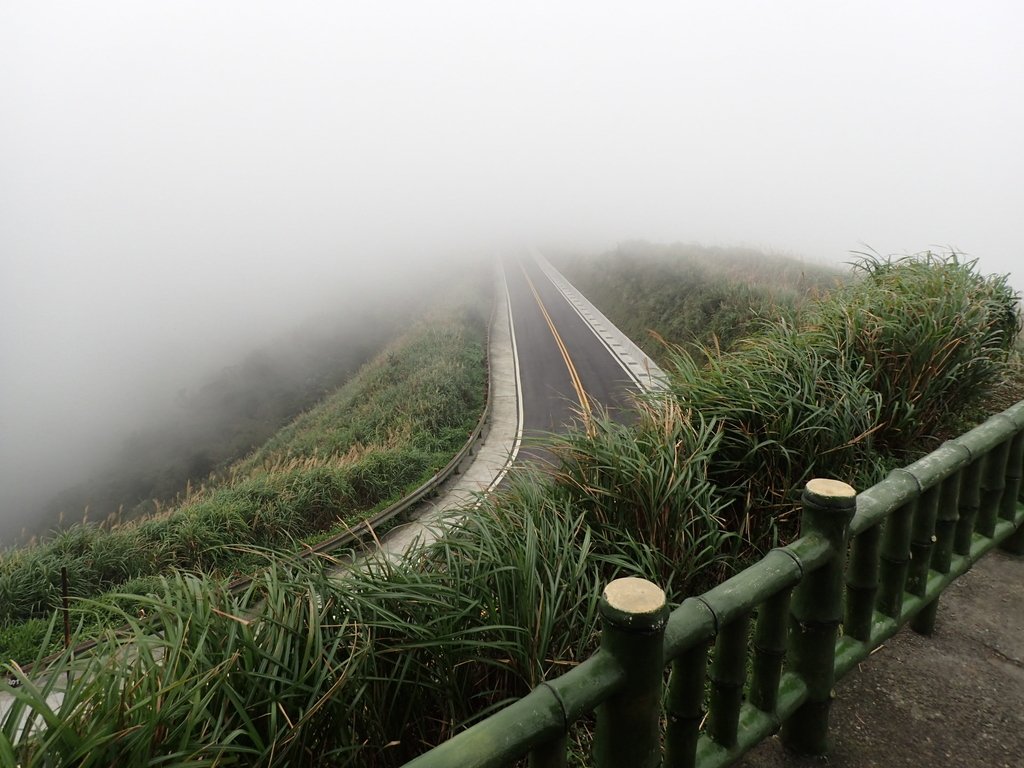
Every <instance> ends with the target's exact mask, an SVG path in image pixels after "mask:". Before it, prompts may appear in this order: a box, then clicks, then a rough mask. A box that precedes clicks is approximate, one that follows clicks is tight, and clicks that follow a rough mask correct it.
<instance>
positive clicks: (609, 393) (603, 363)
mask: <svg viewBox="0 0 1024 768" xmlns="http://www.w3.org/2000/svg"><path fill="white" fill-rule="evenodd" d="M502 266H503V269H504V271H505V280H506V284H507V285H508V293H509V302H510V307H511V315H512V327H513V333H514V339H515V347H516V357H517V359H518V365H519V378H520V384H521V390H520V392H521V396H522V407H523V448H522V449H521V450H520V453H519V459H520V460H523V459H526V460H534V461H536V460H544V459H545V458H546V456H547V454H546V451H544V450H543V448H541V447H540V446H539V445H538V443H540V442H543V439H544V436H545V435H550V434H551V433H562V432H565V431H566V430H567V429H568V428H570V427H571V426H572V425H574V424H576V425H579V424H580V422H581V420H582V418H583V414H585V413H587V412H593V413H595V414H596V413H600V412H601V411H602V410H607V411H608V413H609V414H610V415H611V416H613V417H614V418H629V407H630V394H631V393H634V392H636V391H637V386H636V384H635V383H634V382H633V381H632V379H631V378H630V375H629V374H628V373H627V371H626V370H625V369H624V368H623V366H622V364H621V363H620V362H619V360H618V359H617V358H616V357H613V356H612V354H611V353H610V352H609V351H608V348H607V347H606V346H605V345H604V343H603V342H602V341H601V340H600V339H599V338H598V337H597V336H596V335H595V333H594V332H593V330H592V329H591V328H590V326H589V325H588V324H587V323H586V322H585V321H584V320H583V319H582V318H581V317H580V316H579V314H578V313H577V311H576V310H575V309H574V308H573V306H572V305H571V304H570V303H569V301H568V300H567V299H566V298H565V296H564V295H563V294H562V293H561V291H559V290H558V288H556V287H555V286H554V285H553V284H552V283H551V281H550V280H549V279H548V277H547V276H546V275H545V274H544V272H543V271H542V270H541V269H540V267H539V266H538V265H537V263H536V261H535V260H534V259H532V258H530V257H529V256H525V257H522V258H508V259H505V260H504V261H503V264H502Z"/></svg>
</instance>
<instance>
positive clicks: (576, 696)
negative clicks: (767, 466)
mask: <svg viewBox="0 0 1024 768" xmlns="http://www.w3.org/2000/svg"><path fill="white" fill-rule="evenodd" d="M1022 474H1024V401H1022V402H1020V403H1018V404H1017V405H1015V406H1013V407H1012V408H1009V409H1008V410H1006V411H1004V412H1003V413H1001V414H999V415H997V416H993V417H992V418H990V419H989V420H988V421H986V422H985V423H984V424H982V425H981V426H979V427H977V428H975V429H973V430H971V431H970V432H967V433H966V434H964V435H961V436H960V437H958V438H957V439H955V440H952V441H949V442H947V443H945V444H944V445H943V446H942V447H940V448H939V449H938V450H936V451H934V452H932V453H930V454H928V455H927V456H925V457H924V458H922V459H920V460H918V461H916V462H914V463H913V464H911V465H910V466H908V467H905V468H904V469H898V470H896V471H894V472H893V473H892V474H890V475H889V477H887V478H886V479H885V480H883V481H882V482H880V483H878V484H876V485H874V486H872V487H871V488H869V489H867V490H866V491H864V492H862V493H860V494H856V492H855V491H854V490H853V489H852V488H850V486H848V485H846V484H845V483H841V482H837V481H834V480H812V481H811V482H809V483H808V484H807V487H806V488H805V489H804V492H803V514H802V518H801V537H800V538H799V539H797V540H796V541H795V542H793V543H792V544H790V545H789V546H787V547H781V548H778V549H775V550H772V551H771V552H769V553H768V555H767V556H766V557H764V558H763V559H762V560H761V561H760V562H758V563H756V564H755V565H753V566H751V567H750V568H747V569H746V570H744V571H742V572H740V573H738V574H737V575H736V576H734V577H733V578H731V579H729V580H728V581H726V582H724V583H722V584H720V585H718V586H717V587H715V588H714V589H712V590H710V591H708V592H706V593H704V594H703V595H700V596H699V597H692V598H689V599H687V600H685V601H684V602H683V604H682V605H680V606H679V607H678V608H676V610H675V611H673V612H672V613H671V614H668V615H666V613H667V609H666V608H665V603H664V594H663V593H662V591H661V589H659V588H658V587H657V586H656V585H654V584H651V583H649V582H644V581H642V580H639V579H620V580H618V581H614V582H612V583H611V584H609V585H608V587H607V588H606V589H605V592H604V594H603V595H602V599H601V616H602V621H603V628H602V639H601V647H600V649H599V650H598V651H597V653H595V654H594V655H593V656H591V657H590V658H589V659H588V660H587V661H585V662H583V663H582V664H580V665H579V666H577V667H576V668H574V669H573V670H572V671H570V672H568V673H567V674H564V675H562V676H560V677H557V678H554V679H553V680H549V681H547V682H544V683H542V684H541V685H540V686H538V687H537V688H535V689H534V690H533V691H531V692H530V693H529V694H528V695H526V696H525V697H523V698H522V699H520V700H518V701H516V702H515V703H513V704H511V705H510V706H508V707H506V708H505V709H503V710H501V711H499V712H497V713H496V714H494V715H492V716H491V717H489V718H487V719H486V720H483V721H481V722H479V723H477V724H476V725H474V726H473V727H471V728H469V729H467V730H465V731H463V732H462V733H460V734H458V735H457V736H455V737H454V738H452V739H450V740H449V741H446V742H444V743H443V744H440V745H439V746H437V747H435V748H434V749H432V750H430V751H429V752H427V753H425V754H423V755H421V756H420V757H418V758H416V759H415V760H413V761H411V762H410V763H407V764H406V766H407V768H440V767H441V766H456V765H457V766H466V767H473V766H478V767H481V768H482V767H483V766H505V765H510V764H512V763H514V762H515V761H517V760H519V759H522V758H523V757H528V758H529V761H530V765H531V766H534V767H535V768H540V767H541V766H543V767H544V768H547V767H549V766H552V767H553V766H564V765H565V764H566V747H567V733H568V731H569V729H570V727H571V726H572V725H573V723H575V722H577V721H578V720H580V719H581V718H582V717H584V716H586V715H588V714H589V713H591V712H596V713H597V725H596V729H595V734H594V753H593V762H594V764H595V765H597V766H599V768H611V766H620V765H628V766H635V767H636V768H646V767H647V766H656V765H662V764H665V765H669V766H673V767H674V766H699V767H700V768H710V767H711V766H727V765H731V764H732V763H734V762H735V761H736V760H738V759H739V758H740V757H741V756H742V755H743V754H744V753H745V752H746V751H748V750H749V749H750V748H752V747H753V746H755V745H756V744H758V743H759V742H760V741H762V740H763V739H764V738H766V737H767V736H769V735H770V734H772V733H775V732H777V731H780V730H781V736H782V740H783V743H784V744H786V746H788V747H789V748H791V749H793V750H795V751H798V752H803V753H808V754H824V753H825V751H826V750H827V747H828V718H829V705H830V703H831V699H832V690H833V686H834V684H835V681H836V680H838V679H840V678H841V677H842V676H843V675H845V674H846V673H847V672H849V671H850V670H851V669H853V668H854V667H855V666H856V665H857V664H858V663H859V662H861V661H863V660H864V659H865V658H867V656H868V655H870V654H871V652H872V651H874V650H875V649H876V648H878V647H879V646H880V645H881V644H882V643H883V642H885V640H887V639H888V638H889V637H891V636H892V635H893V634H895V633H896V632H897V631H898V630H899V629H900V628H901V627H903V626H904V625H906V624H908V623H909V624H910V625H911V626H912V628H913V629H914V630H916V631H917V632H920V633H922V634H930V633H931V632H932V630H933V628H934V625H935V616H936V610H937V608H938V604H939V596H940V595H941V594H942V592H943V590H945V589H946V587H948V586H949V585H950V584H951V583H952V582H953V580H954V579H956V578H957V577H959V576H961V575H962V574H964V573H965V572H966V571H967V570H969V569H970V567H971V565H972V564H973V563H974V562H975V561H977V559H978V558H979V557H981V556H982V555H984V554H985V553H986V552H988V551H989V550H991V549H992V548H993V547H996V546H1002V547H1003V548H1004V549H1006V550H1007V551H1008V552H1011V553H1014V554H1018V555H1021V554H1024V503H1022V501H1024V498H1022V488H1021V476H1022ZM752 622H753V623H752ZM711 648H713V651H711V654H710V663H709V649H711ZM666 665H669V666H670V667H671V674H670V676H669V681H668V686H667V691H665V690H663V687H664V679H665V676H664V669H665V666H666ZM748 670H749V675H748ZM705 703H707V711H705V710H704V707H705ZM662 722H664V724H665V725H664V730H662Z"/></svg>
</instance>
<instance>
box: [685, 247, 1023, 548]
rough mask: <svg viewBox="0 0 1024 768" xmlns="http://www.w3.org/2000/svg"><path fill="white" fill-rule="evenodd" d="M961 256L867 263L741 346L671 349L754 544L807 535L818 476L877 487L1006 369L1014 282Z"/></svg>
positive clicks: (724, 488)
mask: <svg viewBox="0 0 1024 768" xmlns="http://www.w3.org/2000/svg"><path fill="white" fill-rule="evenodd" d="M975 266H976V265H975V263H974V262H966V261H963V260H962V259H961V258H960V256H959V255H958V254H956V253H949V254H944V255H939V254H934V253H924V254H920V255H917V256H911V257H900V258H893V259H882V258H878V257H869V256H866V257H864V258H863V259H862V260H860V261H859V262H858V263H857V265H856V267H857V269H856V275H855V277H856V279H855V280H854V281H853V282H852V283H851V284H850V285H848V286H845V287H843V288H842V289H840V290H838V291H836V292H834V293H832V294H829V295H826V296H823V297H819V298H816V299H814V300H813V301H810V302H809V303H808V304H807V305H806V306H805V307H804V309H803V311H802V312H801V313H799V314H798V315H797V316H796V318H795V319H794V320H787V319H775V320H766V321H764V322H762V324H761V326H760V329H759V331H758V333H756V334H754V335H752V336H750V337H748V338H746V339H743V340H741V341H739V342H738V343H737V344H736V345H735V347H734V348H733V349H731V350H729V351H722V350H720V349H705V351H704V354H703V355H701V356H699V357H697V358H695V357H694V356H693V355H691V354H689V352H688V351H687V350H685V349H682V348H674V349H671V350H669V352H668V361H667V366H666V367H667V368H668V370H669V371H670V381H671V385H670V389H669V392H668V393H667V397H670V398H671V399H672V400H674V401H675V402H676V403H678V404H679V406H680V408H681V409H683V410H685V411H686V412H688V413H693V414H701V416H702V417H703V418H704V419H712V420H714V421H715V422H716V423H717V424H718V425H719V427H720V430H721V435H720V438H719V442H718V446H717V448H716V449H715V451H714V455H713V457H712V458H711V460H710V470H709V477H710V479H711V481H712V482H714V483H715V485H716V486H717V488H718V492H719V493H720V494H721V496H722V497H723V498H724V499H725V500H727V502H728V507H729V524H728V526H727V527H728V528H729V529H730V530H733V531H735V532H737V533H739V534H740V535H741V536H742V537H743V538H744V539H745V540H747V541H748V542H749V543H750V544H751V545H752V546H754V547H755V548H761V549H763V548H765V547H767V546H771V545H773V544H774V543H776V542H777V541H778V540H779V539H780V537H783V538H784V537H786V536H788V535H790V534H792V533H793V532H794V525H793V524H794V522H795V518H794V515H793V514H792V513H793V512H795V510H796V506H797V505H796V499H795V498H793V496H792V489H794V488H799V487H801V486H802V485H803V483H805V482H806V480H808V479H809V478H810V477H812V476H814V475H817V476H831V477H839V478H842V479H844V480H846V481H848V482H852V483H854V484H855V485H858V486H861V487H864V486H867V485H870V484H872V483H874V482H876V481H877V480H878V479H880V476H881V473H882V472H883V471H884V469H885V468H886V467H891V466H894V465H895V464H896V463H898V462H900V461H903V460H906V459H907V458H908V454H907V451H908V449H916V450H917V451H918V452H924V451H925V450H927V449H929V448H930V447H931V446H930V444H929V443H928V438H929V437H930V436H933V435H937V434H941V433H945V432H948V430H949V428H950V425H951V424H953V423H955V421H956V420H957V418H958V414H959V413H962V412H964V410H965V409H970V408H971V407H972V406H974V405H975V404H976V403H978V402H980V401H981V400H983V399H984V398H985V397H986V396H987V394H988V393H989V392H991V391H992V390H993V388H994V387H995V386H996V385H997V384H998V383H999V381H1000V379H1001V378H1002V377H1003V376H1005V375H1007V371H1008V369H1007V360H1008V356H1009V352H1010V349H1011V348H1012V346H1013V344H1014V341H1015V339H1016V337H1017V334H1018V333H1019V330H1020V318H1019V315H1018V310H1017V296H1016V295H1015V294H1014V293H1013V291H1012V290H1011V289H1010V288H1009V286H1008V285H1007V283H1006V280H1005V279H1004V278H1002V277H999V276H983V275H980V274H978V273H977V271H976V269H975Z"/></svg>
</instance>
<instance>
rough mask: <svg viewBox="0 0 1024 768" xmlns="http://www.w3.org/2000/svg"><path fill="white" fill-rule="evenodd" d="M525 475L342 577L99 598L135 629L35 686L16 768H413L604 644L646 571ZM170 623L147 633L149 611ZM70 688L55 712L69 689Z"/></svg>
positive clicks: (3, 724) (7, 740)
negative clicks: (608, 624) (602, 628)
mask: <svg viewBox="0 0 1024 768" xmlns="http://www.w3.org/2000/svg"><path fill="white" fill-rule="evenodd" d="M534 488H536V486H534V485H531V484H529V483H526V482H519V483H517V484H516V485H515V486H514V490H513V491H512V492H511V493H510V495H509V496H504V497H501V498H499V499H495V500H492V501H490V502H488V503H485V504H484V505H483V506H482V507H481V508H480V509H479V510H477V511H476V512H474V513H473V514H472V515H469V516H467V517H466V518H465V519H464V520H463V521H462V522H461V523H460V524H458V525H456V526H455V527H454V528H453V529H452V530H451V531H449V532H448V534H447V535H446V536H445V537H444V538H443V539H442V540H441V541H440V542H438V543H435V544H432V545H429V546H425V547H420V548H418V549H415V550H413V551H412V552H411V553H409V555H408V556H407V558H406V559H405V560H403V561H401V562H398V563H391V562H389V561H387V560H386V559H380V560H375V561H372V562H371V563H369V564H365V565H363V566H360V567H356V566H347V567H346V566H342V565H341V564H340V563H335V564H334V565H335V566H336V567H337V568H340V569H341V570H340V571H335V572H334V574H333V575H330V576H328V575H325V573H324V569H323V568H322V564H309V563H305V564H303V563H293V564H291V565H282V564H281V563H280V562H275V563H270V564H269V567H268V569H267V570H266V571H265V572H264V573H263V575H262V577H261V578H260V579H258V580H257V581H256V582H254V583H253V584H252V585H251V586H250V587H249V588H248V589H247V590H246V591H245V592H244V593H242V594H232V593H230V592H228V591H227V590H226V589H225V588H224V583H223V582H220V581H217V580H216V579H213V578H211V577H209V576H204V575H186V574H180V573H179V574H176V575H174V576H171V577H163V578H161V579H160V582H159V584H158V587H157V589H156V590H155V591H154V593H153V594H152V595H150V596H148V597H137V596H125V597H124V599H123V600H122V601H121V602H119V603H117V604H109V603H93V604H84V605H83V606H81V607H79V608H78V609H77V613H79V614H80V615H84V616H86V617H87V618H88V620H89V621H90V622H91V623H92V622H95V621H96V617H93V616H90V615H89V614H90V613H97V612H98V613H102V614H104V616H103V617H101V618H103V619H105V620H104V622H103V623H111V619H113V620H114V621H116V622H126V623H127V625H128V627H129V629H128V631H127V632H125V633H124V634H119V635H114V634H108V636H107V637H106V639H105V640H104V641H103V642H102V643H101V645H100V646H99V648H98V649H97V651H96V652H95V653H93V654H90V655H88V656H83V657H81V658H72V657H71V655H70V654H68V655H65V656H64V657H63V658H62V659H61V660H60V661H59V662H58V663H56V664H54V665H52V666H50V667H49V668H48V669H47V670H46V671H45V672H43V673H41V674H40V675H38V676H34V677H33V678H32V679H29V678H27V677H26V676H25V675H23V674H21V673H20V672H19V671H18V669H17V668H15V667H10V666H9V667H8V668H7V670H8V673H9V674H10V676H12V677H14V678H16V679H17V680H18V681H19V682H20V683H21V685H20V686H19V687H17V688H13V689H11V688H9V687H8V686H6V685H5V684H3V683H0V693H6V694H9V695H11V696H13V697H14V700H15V705H14V707H13V708H11V709H10V710H9V711H8V712H7V714H6V715H5V716H4V717H3V718H2V720H0V755H4V754H7V755H8V756H9V757H10V758H11V760H12V764H20V765H25V766H30V765H67V764H75V765H82V766H90V765H96V766H101V765H102V766H107V765H149V764H157V763H159V764H161V765H164V764H167V765H185V764H189V765H193V764H198V765H204V764H210V765H212V764H219V765H223V764H243V765H295V764H301V765H308V764H326V765H370V766H376V765H382V766H384V765H398V764H401V763H402V762H404V761H405V760H407V759H408V758H409V757H411V756H412V755H414V754H417V753H418V752H420V751H422V750H423V749H424V748H426V747H427V746H428V745H430V744H433V743H436V742H437V741H438V740H440V739H443V738H445V737H446V736H447V735H450V734H451V733H452V732H453V731H454V730H456V729H457V728H459V727H461V726H462V725H465V724H467V723H469V722H472V721H473V720H475V719H476V718H479V717H481V716H482V714H484V713H486V712H487V711H489V710H491V709H493V708H494V707H495V706H498V705H500V704H501V703H503V702H504V701H506V700H507V699H509V698H511V697H514V696H519V695H522V694H523V693H525V692H526V691H527V690H529V689H530V688H531V687H532V686H534V685H535V684H536V683H538V682H539V681H540V680H542V679H544V678H545V677H550V676H552V675H554V674H558V673H559V672H561V671H563V670H564V669H566V668H567V667H568V666H571V665H572V664H574V663H576V662H577V661H579V660H582V659H583V658H585V657H586V656H588V655H589V654H590V653H591V652H592V651H593V649H594V646H595V642H596V638H597V597H598V595H599V593H600V585H601V584H603V583H604V582H605V581H606V580H608V579H610V578H614V577H615V576H617V575H620V574H640V575H648V576H651V575H653V574H652V573H651V572H645V571H644V570H643V563H642V562H641V563H640V566H639V569H638V564H637V561H636V559H635V556H636V551H634V550H633V549H632V548H631V547H630V546H629V545H628V544H627V545H620V544H616V543H615V542H616V541H618V539H617V538H616V537H610V538H607V539H604V538H602V537H600V536H599V535H597V534H595V533H594V532H593V531H592V530H591V529H590V528H589V526H587V524H586V523H585V521H584V520H583V516H582V515H580V514H576V513H574V512H573V511H572V510H571V509H569V507H568V506H567V505H565V504H559V503H556V502H553V501H552V500H551V498H550V497H549V496H547V495H545V494H537V493H535V492H534V490H533V489H534ZM140 613H143V614H145V615H146V616H147V617H150V618H152V619H155V620H157V621H158V623H159V625H160V626H161V627H162V630H161V632H160V633H158V634H157V633H152V632H150V631H148V629H147V626H146V625H145V624H144V623H142V622H141V621H140V620H139V618H138V615H139V614H140ZM58 691H62V692H63V698H62V700H61V701H59V702H56V701H55V700H54V699H53V698H52V695H53V694H54V693H55V692H58Z"/></svg>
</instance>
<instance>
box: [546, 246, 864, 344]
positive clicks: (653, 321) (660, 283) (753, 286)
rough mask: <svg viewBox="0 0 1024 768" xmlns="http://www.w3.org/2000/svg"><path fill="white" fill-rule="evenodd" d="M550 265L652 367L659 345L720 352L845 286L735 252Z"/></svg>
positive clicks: (636, 252)
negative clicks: (644, 355)
mask: <svg viewBox="0 0 1024 768" xmlns="http://www.w3.org/2000/svg"><path fill="white" fill-rule="evenodd" d="M555 262H556V264H557V266H558V267H559V268H560V269H561V270H562V271H563V272H564V273H565V275H566V277H567V278H569V280H570V282H572V283H573V284H574V285H575V286H576V287H577V288H579V289H580V290H581V291H582V292H583V293H584V295H586V296H587V298H589V299H590V300H591V301H593V302H594V304H595V305H597V306H598V307H599V308H600V309H601V311H602V312H604V314H606V315H607V316H608V318H609V319H610V320H611V321H612V322H613V323H615V324H616V325H617V326H618V327H619V328H620V329H621V330H622V331H623V332H624V333H625V334H626V335H627V336H628V337H629V338H631V339H633V341H635V342H636V343H637V344H639V345H640V347H641V348H643V350H644V351H645V352H647V354H649V355H650V356H651V357H652V358H654V359H655V360H656V361H658V362H659V363H660V362H661V361H663V360H665V359H666V355H667V351H666V348H665V344H664V343H663V342H662V340H664V342H668V343H669V344H670V345H675V346H682V347H684V348H685V349H687V350H688V351H689V352H691V353H695V352H697V351H698V350H699V349H700V347H702V346H712V347H713V346H716V345H718V346H721V347H723V348H724V347H728V346H729V345H730V344H732V342H733V341H735V340H736V339H740V338H743V337H744V336H747V335H749V334H750V333H751V332H753V331H754V330H755V329H756V328H757V326H758V324H759V322H760V320H761V319H763V318H768V317H775V316H778V315H779V314H786V315H789V314H791V313H792V312H793V311H794V310H795V308H796V306H798V305H799V304H801V303H803V302H804V301H805V300H806V299H808V298H809V297H813V296H816V295H819V294H821V293H823V292H825V291H827V290H829V289H831V288H833V287H835V286H836V285H837V284H838V283H839V282H840V281H841V280H843V279H845V274H844V273H842V272H839V271H838V270H833V269H829V268H827V267H822V266H817V265H814V264H809V263H805V262H802V261H798V260H796V259H791V258H787V257H783V256H767V255H765V254H763V253H759V252H757V251H753V250H749V249H743V248H710V247H707V248H706V247H702V246H698V245H685V244H674V245H654V244H650V243H643V242H632V243H625V244H622V245H619V246H618V247H617V248H616V249H615V250H613V251H608V252H606V253H601V254H597V255H594V254H583V255H581V254H573V255H569V254H565V255H562V256H560V257H556V258H555Z"/></svg>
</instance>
